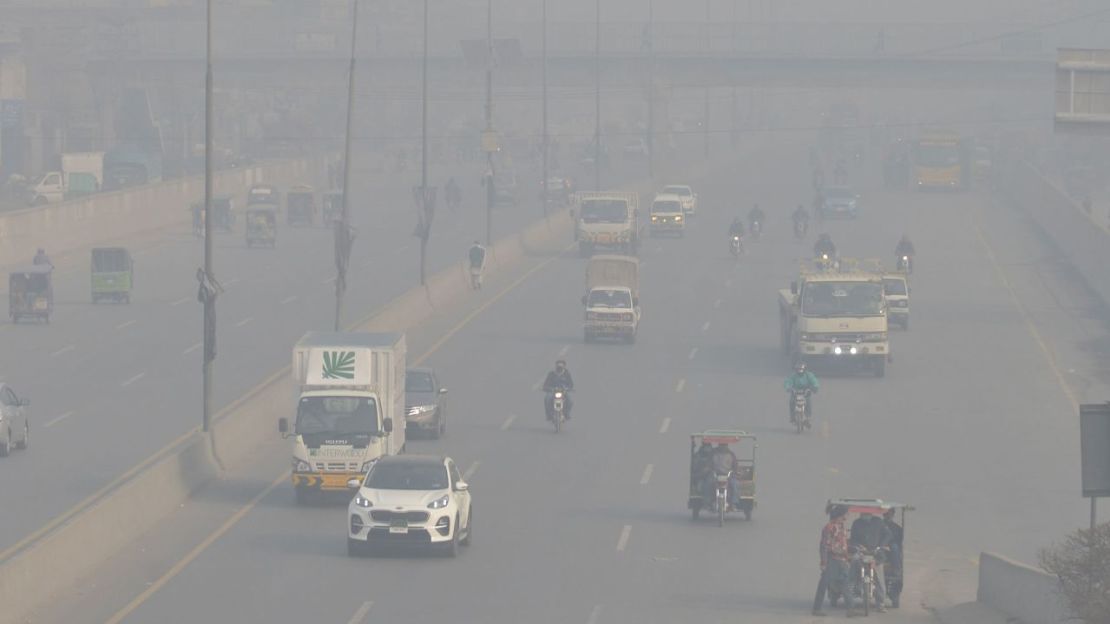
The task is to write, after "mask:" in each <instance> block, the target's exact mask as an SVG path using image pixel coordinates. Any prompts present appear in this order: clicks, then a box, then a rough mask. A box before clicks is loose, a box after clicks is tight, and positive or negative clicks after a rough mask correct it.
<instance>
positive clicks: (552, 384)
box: [543, 360, 574, 420]
mask: <svg viewBox="0 0 1110 624" xmlns="http://www.w3.org/2000/svg"><path fill="white" fill-rule="evenodd" d="M558 388H562V389H563V390H564V391H565V394H564V395H563V397H564V398H563V405H564V407H563V413H564V417H565V418H566V419H567V420H570V411H571V408H572V407H574V404H573V403H572V402H571V400H570V393H571V391H572V390H574V379H572V378H571V376H570V369H569V368H567V363H566V360H558V361H556V362H555V370H553V371H549V372H548V373H547V377H546V378H545V379H544V380H543V391H544V392H546V393H547V396H546V397H545V399H544V408H545V409H546V411H547V419H548V420H551V418H552V417H553V416H554V410H555V390H556V389H558Z"/></svg>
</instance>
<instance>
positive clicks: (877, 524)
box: [848, 513, 893, 613]
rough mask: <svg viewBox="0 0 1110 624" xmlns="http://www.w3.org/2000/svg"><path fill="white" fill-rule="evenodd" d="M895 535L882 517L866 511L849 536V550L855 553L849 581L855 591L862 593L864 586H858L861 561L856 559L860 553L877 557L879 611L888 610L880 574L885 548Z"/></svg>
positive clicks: (876, 593)
mask: <svg viewBox="0 0 1110 624" xmlns="http://www.w3.org/2000/svg"><path fill="white" fill-rule="evenodd" d="M892 538H893V535H892V534H891V531H890V529H889V528H887V526H886V524H885V523H884V522H883V520H882V519H881V518H879V517H878V516H876V515H875V514H872V513H865V514H862V515H860V517H859V518H856V521H855V522H853V523H852V528H851V531H850V533H849V536H848V552H849V553H851V554H852V555H853V557H852V563H851V567H850V570H849V574H848V579H849V583H850V584H851V589H850V590H849V591H852V592H853V593H858V594H862V591H863V588H862V587H858V586H857V585H858V583H859V577H860V571H859V569H860V565H861V563H860V562H859V561H858V560H857V559H856V556H858V555H859V554H864V553H866V554H870V555H872V556H874V557H875V571H876V574H875V585H874V587H873V590H874V592H875V610H876V611H878V612H879V613H882V612H884V611H886V606H885V604H884V603H885V602H886V592H885V590H884V588H883V584H882V581H881V580H880V578H879V577H880V574H879V573H878V572H879V570H880V569H881V567H882V564H883V560H884V558H885V551H884V549H886V548H888V547H889V546H890V542H891V539H892Z"/></svg>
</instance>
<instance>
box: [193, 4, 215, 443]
mask: <svg viewBox="0 0 1110 624" xmlns="http://www.w3.org/2000/svg"><path fill="white" fill-rule="evenodd" d="M205 11H206V13H205V22H206V23H205V48H204V66H205V67H204V274H203V275H202V276H197V277H198V281H199V282H200V286H199V288H200V290H199V291H198V297H197V299H198V300H200V302H201V303H202V304H203V305H204V336H203V344H204V357H203V363H202V364H201V375H202V377H203V382H202V385H203V390H202V393H203V399H202V404H203V405H202V416H201V418H202V421H201V429H202V430H203V431H204V432H206V433H207V432H208V431H209V430H210V429H211V426H212V364H213V362H214V361H215V359H216V293H215V291H214V290H213V289H212V288H210V283H214V282H215V275H214V273H213V267H212V0H208V1H207V3H206V7H205ZM202 277H203V279H200V278H202Z"/></svg>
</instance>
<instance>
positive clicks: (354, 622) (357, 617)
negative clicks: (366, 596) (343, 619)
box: [347, 600, 374, 624]
mask: <svg viewBox="0 0 1110 624" xmlns="http://www.w3.org/2000/svg"><path fill="white" fill-rule="evenodd" d="M373 606H374V602H373V601H371V600H367V601H366V602H364V603H362V606H361V607H359V608H358V610H357V611H355V614H354V615H352V616H351V619H349V620H347V624H362V623H363V622H365V621H366V614H367V613H370V607H373Z"/></svg>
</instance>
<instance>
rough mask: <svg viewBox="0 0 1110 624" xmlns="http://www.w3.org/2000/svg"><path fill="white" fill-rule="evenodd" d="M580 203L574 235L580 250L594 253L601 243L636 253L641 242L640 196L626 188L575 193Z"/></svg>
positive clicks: (582, 252) (582, 253)
mask: <svg viewBox="0 0 1110 624" xmlns="http://www.w3.org/2000/svg"><path fill="white" fill-rule="evenodd" d="M575 203H576V204H577V205H578V214H577V223H576V225H575V230H574V235H575V240H577V241H578V251H579V253H580V254H581V255H582V257H584V258H588V257H590V256H591V255H592V254H593V252H594V250H595V249H597V248H598V247H607V248H610V249H615V250H618V251H621V252H623V253H626V254H629V255H633V254H635V253H636V252H637V250H638V249H639V246H640V224H639V204H640V196H639V195H637V194H636V193H634V192H626V191H595V192H582V193H576V194H575Z"/></svg>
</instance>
